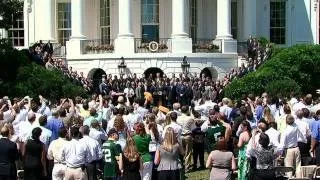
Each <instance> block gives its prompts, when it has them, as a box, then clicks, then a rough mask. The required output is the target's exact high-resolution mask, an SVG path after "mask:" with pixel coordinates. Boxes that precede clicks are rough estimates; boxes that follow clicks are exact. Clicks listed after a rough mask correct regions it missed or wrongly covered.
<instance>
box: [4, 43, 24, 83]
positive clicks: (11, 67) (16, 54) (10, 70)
mask: <svg viewBox="0 0 320 180" xmlns="http://www.w3.org/2000/svg"><path fill="white" fill-rule="evenodd" d="M27 62H29V60H28V58H27V57H26V56H25V55H24V54H23V53H22V52H20V51H18V50H16V49H14V48H12V46H11V44H10V43H9V41H8V40H6V39H0V80H2V81H13V80H14V79H15V78H16V74H17V70H18V68H19V66H21V65H24V64H26V63H27Z"/></svg>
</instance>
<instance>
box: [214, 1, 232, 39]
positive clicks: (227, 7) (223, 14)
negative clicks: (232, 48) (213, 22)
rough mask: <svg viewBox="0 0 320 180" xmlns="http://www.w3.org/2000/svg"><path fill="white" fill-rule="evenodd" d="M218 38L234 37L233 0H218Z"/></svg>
mask: <svg viewBox="0 0 320 180" xmlns="http://www.w3.org/2000/svg"><path fill="white" fill-rule="evenodd" d="M216 38H217V39H232V35H231V0H217V36H216Z"/></svg>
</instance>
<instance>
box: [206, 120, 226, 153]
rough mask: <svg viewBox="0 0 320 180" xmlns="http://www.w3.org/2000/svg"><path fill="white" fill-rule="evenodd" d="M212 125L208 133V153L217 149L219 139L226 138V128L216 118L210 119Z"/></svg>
mask: <svg viewBox="0 0 320 180" xmlns="http://www.w3.org/2000/svg"><path fill="white" fill-rule="evenodd" d="M209 121H210V125H209V127H208V129H207V131H206V139H207V144H208V149H207V150H208V153H210V152H211V151H213V150H214V149H215V145H216V143H217V142H218V139H219V137H224V135H225V131H226V128H225V127H224V126H223V125H222V124H221V123H220V122H219V121H218V119H217V117H216V116H210V117H209Z"/></svg>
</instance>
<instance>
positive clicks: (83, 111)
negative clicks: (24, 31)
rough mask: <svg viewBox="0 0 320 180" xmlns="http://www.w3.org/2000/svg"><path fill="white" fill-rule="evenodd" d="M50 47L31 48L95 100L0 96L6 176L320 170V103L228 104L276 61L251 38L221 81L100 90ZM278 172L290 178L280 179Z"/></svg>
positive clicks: (109, 85) (113, 85)
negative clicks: (229, 94)
mask: <svg viewBox="0 0 320 180" xmlns="http://www.w3.org/2000/svg"><path fill="white" fill-rule="evenodd" d="M50 47H51V46H50V42H48V43H47V44H46V45H44V44H43V43H42V42H41V43H39V44H37V45H35V46H34V48H31V50H30V51H31V52H32V53H34V55H37V56H39V57H40V59H41V60H44V62H46V63H45V64H44V65H45V66H46V67H47V68H48V69H51V68H58V69H60V70H61V71H62V72H63V73H64V74H65V75H66V76H68V77H70V79H72V80H74V82H75V83H80V84H82V85H84V86H85V87H88V92H96V93H94V94H93V95H92V97H91V98H88V99H83V98H81V97H78V96H75V97H68V98H64V99H61V100H60V101H59V102H60V103H59V104H52V103H50V102H49V100H47V99H45V97H42V96H41V95H40V96H39V97H37V98H34V99H33V98H31V97H29V96H26V97H23V98H21V97H15V98H11V99H10V98H8V97H3V98H2V99H0V108H1V109H0V132H1V139H0V146H1V148H0V179H17V178H23V179H25V180H29V179H30V180H31V179H53V180H62V179H65V180H73V179H84V180H86V179H89V180H95V179H104V180H109V179H113V180H114V179H123V180H131V179H133V180H134V179H137V180H140V179H143V180H154V179H159V180H160V179H161V180H171V179H172V180H180V179H184V178H185V173H186V172H191V171H198V170H204V169H209V170H210V179H211V180H230V179H234V178H237V179H238V180H249V179H250V180H251V179H252V180H271V179H283V178H285V177H287V178H291V177H297V178H300V177H303V176H305V175H306V174H304V173H303V172H302V170H301V167H302V166H306V165H311V164H315V165H318V166H319V165H320V144H319V143H320V133H319V128H320V99H319V98H318V99H317V97H314V96H312V95H310V94H308V95H304V96H297V95H295V94H294V93H292V96H291V97H272V96H270V95H268V94H267V93H263V94H262V95H258V96H254V95H252V94H249V95H247V96H244V97H243V98H242V100H239V101H235V100H231V99H229V98H225V97H222V91H223V88H224V87H225V86H226V85H227V84H228V83H230V82H231V81H232V79H234V78H238V77H241V76H243V75H244V74H245V73H247V72H250V71H255V70H256V68H257V67H258V66H259V65H261V63H263V62H264V61H265V60H267V59H268V57H270V55H271V54H270V53H271V46H270V45H269V44H268V45H267V46H266V48H265V49H264V48H261V45H260V44H259V43H258V41H257V40H256V39H254V38H249V40H248V64H247V65H246V66H245V65H243V66H242V67H240V68H238V69H234V70H232V71H231V72H230V73H228V74H227V75H226V76H225V78H224V79H221V80H216V79H212V78H210V77H206V75H205V74H202V75H200V76H197V75H193V76H188V75H185V74H179V75H177V76H176V75H175V74H172V75H171V77H170V78H169V77H167V75H166V74H164V75H163V76H161V74H160V73H157V74H155V76H154V75H153V74H150V76H149V77H144V76H142V77H140V78H138V77H137V75H135V74H133V76H132V77H123V76H120V77H119V78H118V77H117V76H112V74H109V75H104V76H103V77H102V79H101V83H100V85H99V87H96V88H93V87H92V85H91V82H90V81H89V80H87V79H86V78H84V77H83V74H81V73H80V75H78V73H77V72H76V71H74V70H73V69H72V67H69V68H67V66H66V65H65V64H64V62H62V61H61V60H54V58H52V57H51V54H52V53H51V52H52V51H51V50H50ZM93 89H97V90H96V91H95V90H93ZM35 99H39V101H38V100H35ZM205 154H207V155H208V156H205ZM205 157H207V158H205ZM279 166H280V167H287V168H290V171H288V170H287V171H286V172H287V173H286V174H277V172H278V171H277V167H279Z"/></svg>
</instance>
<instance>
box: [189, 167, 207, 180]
mask: <svg viewBox="0 0 320 180" xmlns="http://www.w3.org/2000/svg"><path fill="white" fill-rule="evenodd" d="M209 177H210V170H209V169H205V170H197V171H194V172H190V173H187V174H186V179H188V180H208V179H209Z"/></svg>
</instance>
